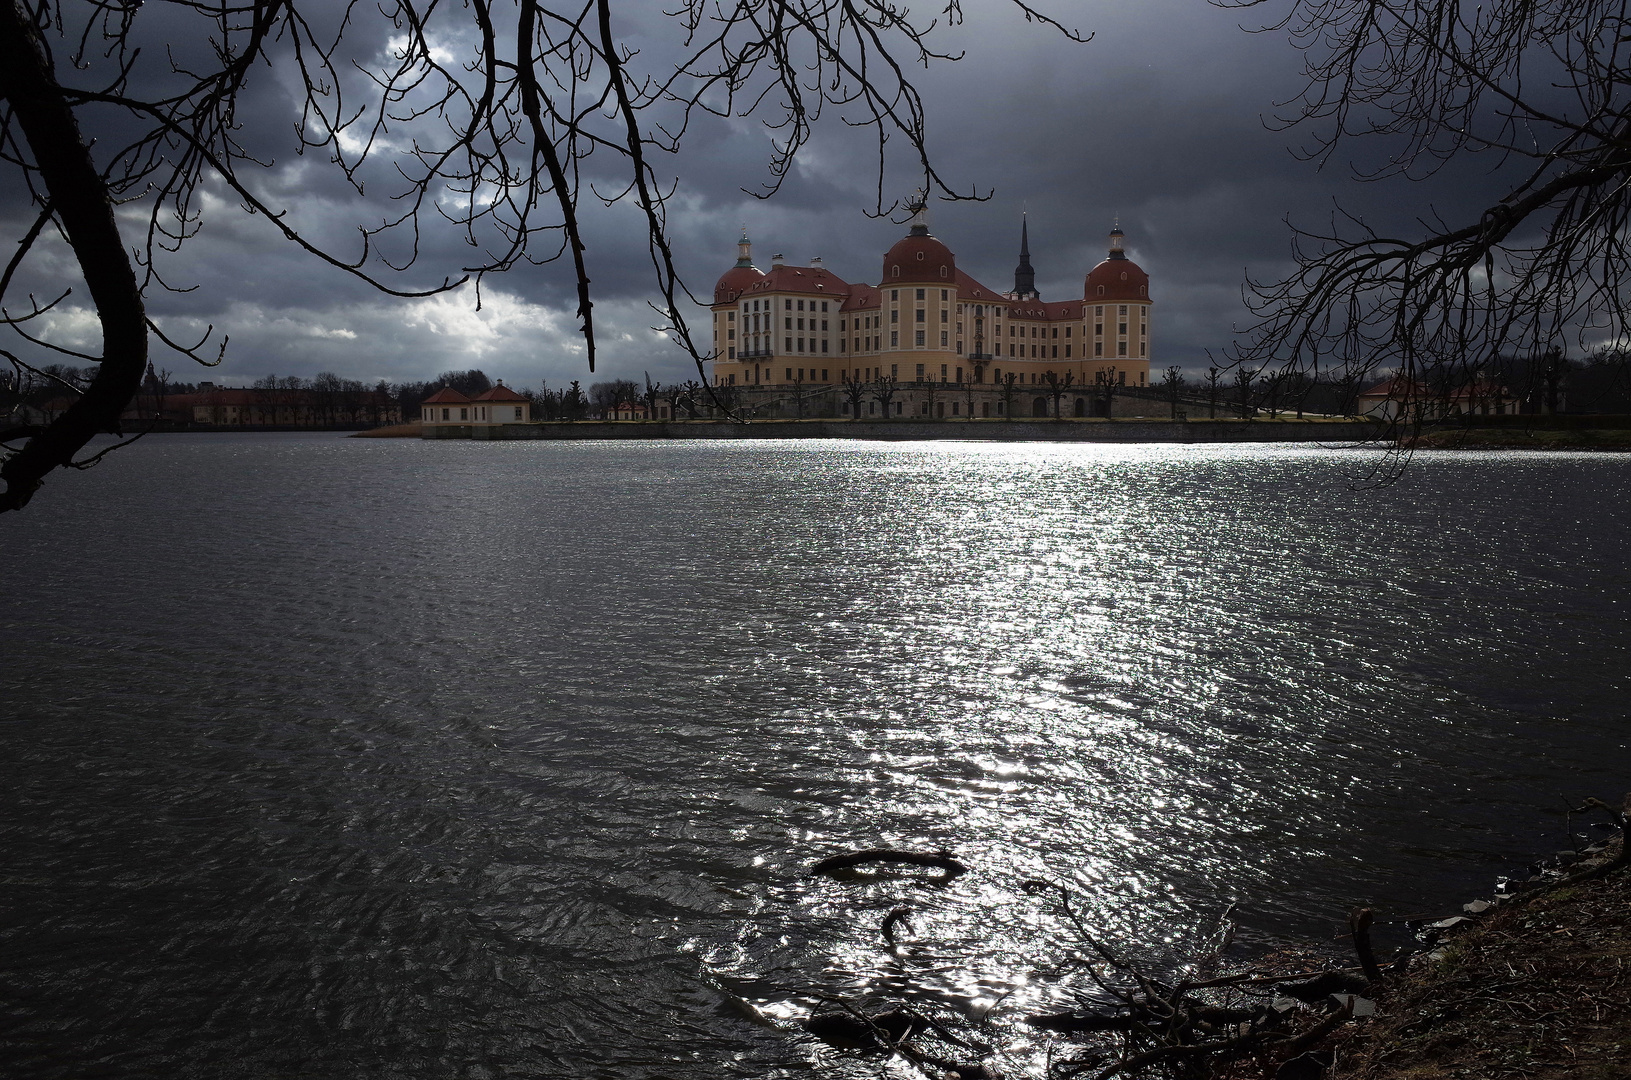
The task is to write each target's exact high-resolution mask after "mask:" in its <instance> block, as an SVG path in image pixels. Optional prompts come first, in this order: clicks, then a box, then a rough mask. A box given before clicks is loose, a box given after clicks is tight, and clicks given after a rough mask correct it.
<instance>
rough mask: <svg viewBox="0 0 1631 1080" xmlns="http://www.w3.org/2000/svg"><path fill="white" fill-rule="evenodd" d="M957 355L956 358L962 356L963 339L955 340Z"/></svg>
mask: <svg viewBox="0 0 1631 1080" xmlns="http://www.w3.org/2000/svg"><path fill="white" fill-rule="evenodd" d="M957 355H958V356H961V355H963V339H962V338H958V339H957Z"/></svg>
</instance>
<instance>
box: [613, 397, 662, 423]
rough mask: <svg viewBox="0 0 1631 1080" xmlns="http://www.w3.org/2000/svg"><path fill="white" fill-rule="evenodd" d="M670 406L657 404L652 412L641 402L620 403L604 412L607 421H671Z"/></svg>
mask: <svg viewBox="0 0 1631 1080" xmlns="http://www.w3.org/2000/svg"><path fill="white" fill-rule="evenodd" d="M672 408H673V407H672V406H671V405H668V404H666V403H663V402H658V403H657V407H656V409H655V411H654V410H652V409H650V408H648V407H647V406H646V403H645V402H643V401H620V402H618V403H617V404H616V405H614V406H612V407H611V408H610V409H609V410H607V412H606V419H607V420H671V419H673V417H672V416H671V415H670V411H671V410H672Z"/></svg>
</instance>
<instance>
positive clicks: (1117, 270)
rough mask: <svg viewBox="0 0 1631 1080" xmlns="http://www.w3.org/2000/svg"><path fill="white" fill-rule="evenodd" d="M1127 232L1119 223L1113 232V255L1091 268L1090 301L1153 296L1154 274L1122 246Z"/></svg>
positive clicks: (1088, 277) (1088, 295) (1111, 244)
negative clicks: (1152, 280)
mask: <svg viewBox="0 0 1631 1080" xmlns="http://www.w3.org/2000/svg"><path fill="white" fill-rule="evenodd" d="M1124 235H1125V234H1123V233H1122V231H1121V226H1119V225H1117V226H1116V227H1115V228H1114V229H1113V230H1111V232H1110V255H1109V257H1108V258H1107V259H1105V260H1104V261H1103V262H1101V263H1099V265H1097V266H1095V267H1094V268H1093V269H1091V270H1089V271H1088V272H1087V285H1086V287H1085V291H1084V293H1083V296H1084V297H1085V298H1086V299H1087V300H1088V301H1089V302H1092V301H1100V300H1106V301H1109V300H1113V301H1125V300H1140V301H1144V302H1146V303H1147V302H1148V301H1149V299H1150V275H1148V274H1146V273H1145V272H1144V271H1143V269H1142V268H1141V267H1140V266H1139V265H1138V264H1137V263H1135V262H1133V261H1132V260H1131V259H1129V258H1127V254H1126V252H1124V251H1122V249H1121V242H1122V238H1123V236H1124Z"/></svg>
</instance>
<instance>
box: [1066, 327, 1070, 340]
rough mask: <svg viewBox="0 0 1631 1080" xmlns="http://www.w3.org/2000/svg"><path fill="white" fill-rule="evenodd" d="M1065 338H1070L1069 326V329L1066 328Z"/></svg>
mask: <svg viewBox="0 0 1631 1080" xmlns="http://www.w3.org/2000/svg"><path fill="white" fill-rule="evenodd" d="M1065 336H1066V337H1069V336H1070V327H1068V326H1067V327H1065Z"/></svg>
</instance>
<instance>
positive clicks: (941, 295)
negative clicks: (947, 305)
mask: <svg viewBox="0 0 1631 1080" xmlns="http://www.w3.org/2000/svg"><path fill="white" fill-rule="evenodd" d="M947 299H949V297H947V296H946V290H945V289H941V290H940V300H941V302H942V303H943V302H945V301H946V300H947Z"/></svg>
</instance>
